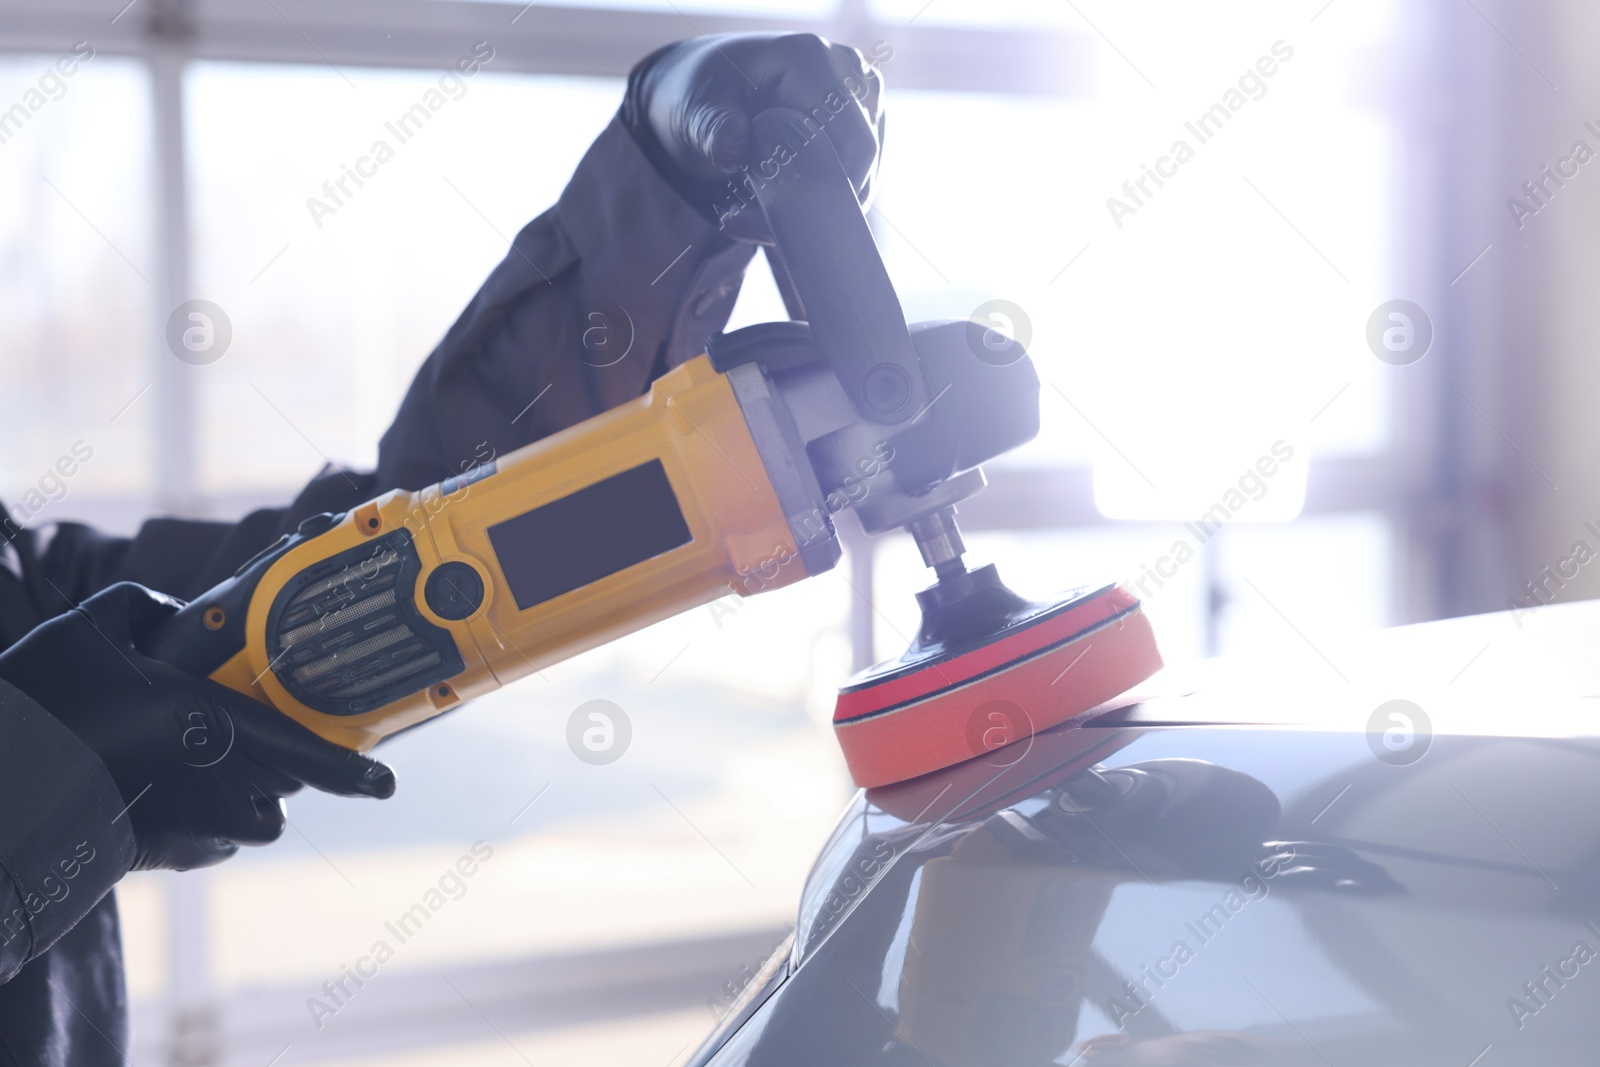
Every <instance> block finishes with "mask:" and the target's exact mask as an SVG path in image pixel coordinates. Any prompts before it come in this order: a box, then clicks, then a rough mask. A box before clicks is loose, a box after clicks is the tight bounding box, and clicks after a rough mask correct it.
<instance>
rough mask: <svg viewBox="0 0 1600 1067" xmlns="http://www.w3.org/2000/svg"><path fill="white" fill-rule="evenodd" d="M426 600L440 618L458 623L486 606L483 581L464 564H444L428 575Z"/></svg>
mask: <svg viewBox="0 0 1600 1067" xmlns="http://www.w3.org/2000/svg"><path fill="white" fill-rule="evenodd" d="M422 596H423V599H425V600H427V602H428V607H430V608H432V609H433V613H434V614H435V615H437V616H439V617H440V618H441V619H449V620H450V621H451V622H456V621H458V620H460V619H464V618H466V617H467V616H468V615H471V614H472V613H473V612H474V611H477V610H478V605H480V604H482V603H483V579H482V578H480V577H478V572H477V571H476V570H474V569H473V568H472V567H470V566H469V565H467V564H465V563H461V562H458V561H454V560H452V561H451V562H449V563H441V564H439V566H437V567H435V568H434V569H433V573H432V574H429V575H428V580H427V582H426V583H424V585H423V587H422Z"/></svg>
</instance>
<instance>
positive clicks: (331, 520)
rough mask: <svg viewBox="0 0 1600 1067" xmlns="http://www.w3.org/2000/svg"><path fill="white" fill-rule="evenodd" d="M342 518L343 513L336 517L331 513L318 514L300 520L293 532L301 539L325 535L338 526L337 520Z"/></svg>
mask: <svg viewBox="0 0 1600 1067" xmlns="http://www.w3.org/2000/svg"><path fill="white" fill-rule="evenodd" d="M342 518H344V512H342V511H341V512H339V514H337V515H335V514H334V513H333V512H331V511H324V512H322V513H320V514H317V515H312V516H310V517H308V518H305V519H301V520H300V525H299V526H297V527H295V531H294V532H295V533H297V534H299V535H300V536H301V537H315V536H317V535H318V534H320V533H326V532H328V531H329V530H331V529H333V528H334V527H335V526H337V525H338V524H339V520H340V519H342Z"/></svg>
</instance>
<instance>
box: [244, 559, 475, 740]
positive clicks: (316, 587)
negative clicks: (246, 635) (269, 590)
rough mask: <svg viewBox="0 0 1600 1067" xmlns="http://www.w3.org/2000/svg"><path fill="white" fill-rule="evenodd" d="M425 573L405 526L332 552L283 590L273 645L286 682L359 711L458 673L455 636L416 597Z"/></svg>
mask: <svg viewBox="0 0 1600 1067" xmlns="http://www.w3.org/2000/svg"><path fill="white" fill-rule="evenodd" d="M420 569H421V562H420V560H418V558H417V555H416V551H415V549H414V548H413V547H412V545H411V541H410V537H409V536H408V535H406V534H404V532H403V531H402V532H400V533H397V534H391V535H389V536H388V537H385V538H382V539H380V540H378V541H377V542H376V543H373V544H370V545H364V546H361V547H360V548H356V549H352V550H350V551H347V552H343V553H340V554H339V555H337V556H333V557H330V558H329V559H328V560H326V561H324V562H323V563H321V564H319V565H317V567H316V568H314V569H312V570H308V571H306V572H303V573H302V574H301V575H299V576H298V577H297V579H295V580H294V581H292V582H291V583H290V585H289V586H286V587H285V588H284V590H283V591H282V592H281V593H280V594H279V598H278V602H277V604H275V605H274V608H273V612H272V617H271V618H270V619H269V621H268V641H267V647H268V651H269V653H270V654H271V655H272V660H273V668H272V669H273V672H274V673H275V674H276V675H277V677H278V680H279V681H280V682H281V683H283V686H284V688H286V689H288V690H289V691H290V692H291V693H292V694H294V696H295V697H296V698H297V699H299V700H300V701H302V702H303V703H305V704H307V705H308V706H310V707H313V708H316V709H317V710H318V711H325V712H328V713H330V714H335V715H355V714H360V713H361V712H364V711H369V710H371V709H372V708H375V707H380V706H382V705H383V704H386V703H388V702H390V701H392V700H394V699H397V698H398V697H400V696H404V695H407V694H410V693H415V692H419V691H420V690H423V689H426V688H427V687H428V686H429V685H432V684H433V683H434V682H437V681H442V680H443V679H445V678H449V677H451V676H452V675H455V674H458V673H460V671H461V670H462V663H461V657H460V654H459V653H458V652H457V651H456V648H455V642H454V641H453V640H452V639H451V637H450V634H449V632H448V631H446V630H443V629H441V628H440V627H437V626H435V625H433V624H432V623H430V622H429V621H428V620H426V619H424V618H423V617H422V616H421V615H420V613H418V611H417V610H416V607H415V605H414V604H413V602H412V594H413V590H414V589H415V586H416V581H417V574H418V572H419V571H420Z"/></svg>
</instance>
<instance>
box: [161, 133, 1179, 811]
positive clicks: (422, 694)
mask: <svg viewBox="0 0 1600 1067" xmlns="http://www.w3.org/2000/svg"><path fill="white" fill-rule="evenodd" d="M754 127H755V137H754V140H753V143H754V144H755V145H757V146H759V147H760V148H761V149H762V151H761V152H760V157H761V158H763V159H771V158H775V154H774V150H775V147H776V146H778V145H783V144H787V145H789V146H791V150H790V151H789V152H788V153H787V154H786V158H787V160H788V161H787V162H786V163H785V165H784V166H783V167H781V168H779V170H778V173H777V174H776V175H775V176H772V177H765V176H763V177H762V178H761V179H755V178H752V184H753V185H755V186H756V188H755V192H756V198H757V199H758V200H759V203H760V206H761V209H762V211H763V212H764V213H765V215H766V217H767V220H768V222H769V223H770V225H771V228H772V232H773V235H774V238H775V243H776V246H777V249H778V251H779V253H780V254H781V259H782V262H783V263H784V264H785V265H786V266H787V268H788V274H789V277H790V279H791V281H792V284H793V289H794V292H795V294H796V295H797V297H798V299H799V301H800V303H802V304H803V305H804V308H805V312H806V318H807V321H806V322H779V323H767V324H764V325H760V326H752V327H749V328H747V329H743V330H738V331H735V332H733V333H728V334H723V335H718V336H717V337H714V338H713V339H712V341H711V342H710V343H709V344H708V346H707V351H706V353H705V354H703V355H701V356H698V357H696V358H694V359H692V360H690V361H688V362H687V363H685V364H683V365H682V366H679V367H677V368H675V369H674V370H671V371H669V372H668V373H666V374H664V375H662V376H661V377H660V378H658V379H657V380H656V381H655V383H654V384H653V385H652V386H651V388H650V391H649V392H648V393H647V394H646V395H644V396H641V397H639V398H638V399H636V400H633V401H630V402H628V403H625V404H623V405H621V406H620V407H617V408H615V409H613V410H611V411H608V412H606V413H604V414H601V415H598V416H595V417H594V418H592V419H589V420H588V421H586V422H583V423H580V424H579V425H576V426H573V427H571V428H569V429H567V430H564V431H562V432H560V433H557V434H553V435H551V436H550V437H547V438H545V439H543V440H541V441H538V442H535V443H534V444H531V445H528V446H526V447H524V448H521V449H518V450H517V451H515V452H511V453H508V454H505V455H502V456H499V457H496V458H495V459H493V460H491V461H490V462H487V463H484V464H482V465H481V466H478V467H475V468H473V469H472V470H470V471H468V472H465V473H463V474H461V475H459V476H457V477H453V478H449V479H447V480H445V481H443V482H441V483H440V484H438V485H436V486H432V487H429V488H427V489H423V490H421V491H420V492H407V491H394V492H390V493H386V494H384V495H383V496H380V497H378V498H377V499H376V500H373V501H371V502H370V503H368V504H365V505H363V506H361V507H359V508H356V509H354V510H353V511H350V512H348V513H345V514H339V515H317V516H313V517H312V518H309V519H307V520H306V521H305V522H304V523H302V524H301V526H300V528H299V530H298V531H297V532H296V533H294V534H292V535H288V536H285V537H284V538H282V539H281V540H280V541H279V542H278V543H276V544H274V545H272V546H270V547H269V548H267V549H265V550H263V551H262V552H261V553H260V554H258V555H257V556H256V557H255V558H253V559H251V560H250V561H248V562H247V563H245V564H244V565H243V566H242V567H241V568H240V569H239V571H238V572H237V573H236V574H235V575H234V576H233V577H232V578H231V579H229V580H227V581H225V582H223V583H222V584H220V585H218V586H217V587H216V588H214V589H212V590H210V591H209V592H207V593H205V594H204V595H202V596H200V597H197V598H196V599H195V600H194V601H193V602H192V603H190V604H189V605H187V606H186V607H184V608H183V609H182V610H181V611H179V612H178V613H177V614H176V615H174V616H173V617H172V619H170V620H169V621H168V622H167V623H166V624H165V626H164V627H163V628H162V629H161V630H160V631H159V632H157V633H156V634H155V635H153V638H152V640H150V641H149V642H147V643H146V644H147V648H146V651H147V652H149V653H150V654H151V655H153V656H156V657H157V658H159V659H163V660H165V661H167V662H170V663H173V664H176V665H178V666H180V667H184V668H186V669H188V670H191V671H194V672H195V673H198V674H203V675H207V676H209V677H211V678H214V679H216V680H217V681H219V682H221V683H223V684H225V685H228V686H230V687H232V688H234V689H236V690H238V691H239V692H241V693H245V694H247V695H249V696H252V697H254V698H256V699H258V700H261V701H263V702H265V703H268V704H272V705H273V706H275V707H277V708H279V709H280V710H282V711H283V712H284V713H285V714H287V715H290V716H291V717H293V718H294V719H296V720H298V721H299V722H301V723H303V724H304V725H306V726H307V727H309V728H310V729H312V730H314V731H315V732H316V733H318V734H320V735H321V736H323V737H325V738H327V739H329V740H331V741H335V742H337V743H339V744H342V745H345V746H347V747H349V748H352V749H358V750H361V751H365V750H368V749H370V748H371V747H372V746H373V745H375V744H377V743H378V742H379V741H381V740H383V739H384V738H385V737H388V736H390V735H392V734H394V733H397V732H398V731H400V730H404V729H406V728H408V727H411V726H414V725H416V724H417V723H420V722H423V721H424V720H426V719H429V718H432V717H433V716H435V715H438V714H440V713H442V712H444V711H447V710H449V709H451V708H453V707H455V706H456V705H458V704H460V703H461V702H462V701H465V700H470V699H472V698H473V697H475V696H479V695H481V694H483V693H486V692H489V691H490V690H492V689H496V688H498V687H499V686H501V685H504V684H506V683H507V682H510V681H513V680H515V679H517V678H520V677H522V676H523V675H526V674H529V673H531V672H533V671H535V670H538V669H540V668H543V667H547V666H549V665H551V664H553V663H557V662H560V661H561V660H564V659H567V658H568V657H570V656H574V655H576V654H578V653H580V652H583V651H585V650H587V649H590V648H594V647H596V646H598V645H602V644H605V643H606V642H608V641H611V640H613V639H615V638H617V637H621V636H622V635H624V634H628V633H632V632H633V631H635V630H639V629H641V628H643V627H645V626H648V625H650V624H651V623H654V622H658V621H660V620H662V619H665V618H668V617H670V616H672V615H676V614H678V613H679V612H682V611H685V610H687V609H689V608H692V607H695V606H697V605H700V604H705V603H708V602H710V601H712V600H714V599H716V598H718V597H722V596H726V595H728V594H729V593H730V592H731V593H735V594H738V595H740V596H750V595H753V594H756V593H760V592H765V591H767V590H770V589H776V588H779V587H782V586H785V585H789V584H791V583H793V582H796V581H799V580H800V579H802V578H805V577H807V576H810V575H814V574H819V573H821V572H823V571H826V570H829V569H830V568H832V567H833V566H834V565H835V564H836V563H837V562H838V560H839V558H840V548H839V540H838V536H837V533H836V531H835V528H834V522H833V516H834V515H835V514H836V513H837V512H839V511H841V510H844V509H849V510H852V511H854V512H855V514H856V516H857V517H858V518H859V520H860V522H861V525H862V526H863V528H864V529H865V530H867V532H868V533H873V534H876V533H882V532H886V531H889V530H893V529H897V528H904V529H906V530H909V531H910V533H911V534H912V536H913V537H914V538H915V539H916V541H917V544H918V545H919V547H920V548H921V550H922V555H923V559H924V561H925V562H926V563H927V564H928V565H929V566H930V567H933V568H934V570H935V575H936V578H937V580H936V582H935V583H934V584H933V585H932V586H931V587H930V588H929V589H927V590H925V591H923V592H922V593H919V594H918V600H919V602H920V603H921V606H922V611H923V626H922V630H921V633H920V634H919V635H918V638H917V641H916V643H915V644H914V645H913V646H912V648H911V649H910V650H909V651H908V652H907V653H906V654H905V655H904V656H902V657H900V658H899V659H898V660H894V661H891V662H888V663H883V664H879V665H878V666H877V667H874V668H871V669H870V670H869V671H866V672H863V674H861V675H858V676H857V677H856V678H853V679H851V680H850V681H849V682H848V683H847V684H846V685H845V687H844V689H843V691H842V692H841V694H840V698H839V704H838V710H837V713H836V715H835V728H836V731H837V733H838V737H839V740H840V743H841V745H842V746H843V748H844V752H845V756H846V759H847V762H848V763H849V765H850V768H851V771H852V774H853V775H854V777H855V779H856V781H857V782H858V783H860V784H862V785H878V784H882V783H885V782H892V781H901V780H904V779H908V778H912V777H915V776H917V775H920V774H925V773H927V772H929V771H932V770H935V769H938V768H939V767H943V766H948V765H950V764H952V763H956V762H959V761H961V760H964V759H967V758H969V757H971V756H973V755H977V754H982V753H984V752H986V751H988V750H989V749H992V748H994V747H995V746H996V745H997V744H999V743H1004V742H1007V741H1010V740H1015V739H1017V738H1018V737H1020V736H1022V735H1024V734H1026V733H1027V732H1029V731H1031V730H1036V729H1043V728H1045V727H1047V726H1051V725H1054V724H1056V723H1059V722H1062V721H1064V720H1066V719H1068V718H1071V717H1072V716H1075V715H1079V714H1081V713H1083V712H1084V711H1087V710H1088V709H1089V708H1092V707H1093V706H1095V705H1096V704H1099V703H1101V702H1102V701H1105V700H1108V699H1110V698H1111V697H1113V696H1115V695H1117V694H1118V693H1120V692H1122V691H1124V690H1125V689H1127V688H1129V687H1130V686H1132V685H1134V684H1136V683H1138V682H1140V681H1142V680H1143V679H1144V678H1146V677H1148V676H1149V675H1150V674H1151V673H1153V672H1154V671H1155V670H1156V669H1157V668H1159V666H1160V657H1159V655H1158V653H1157V651H1156V647H1155V642H1154V639H1153V637H1152V636H1151V633H1150V629H1149V626H1148V623H1147V622H1146V621H1145V619H1144V616H1143V615H1142V614H1141V613H1140V611H1139V604H1138V601H1137V600H1136V599H1134V598H1133V597H1132V596H1131V595H1130V594H1129V593H1128V592H1127V591H1125V590H1123V589H1122V588H1120V587H1118V586H1114V585H1113V586H1107V587H1104V588H1101V589H1097V590H1075V591H1073V592H1072V593H1069V594H1066V595H1064V596H1060V597H1056V598H1054V599H1050V600H1045V601H1038V602H1034V601H1027V600H1024V599H1023V598H1022V597H1020V596H1017V595H1016V594H1015V593H1012V592H1011V591H1010V590H1009V589H1007V588H1006V587H1005V586H1004V585H1003V584H1001V582H1000V580H999V577H998V575H997V573H996V572H995V569H994V567H993V566H992V565H990V566H986V567H982V568H979V569H977V570H971V571H969V570H968V569H967V568H966V567H965V566H964V564H963V563H962V558H961V557H962V552H963V551H964V549H963V546H962V543H961V537H960V534H959V532H958V530H957V528H956V525H955V504H956V503H957V502H959V501H960V500H962V499H964V498H966V497H968V496H970V495H972V494H973V493H975V492H977V491H978V490H979V489H981V488H982V487H983V485H984V478H983V473H982V471H981V469H980V466H979V465H980V464H982V463H984V462H986V461H988V460H990V459H992V458H994V457H995V456H998V455H1000V454H1002V453H1004V452H1006V451H1008V450H1010V449H1012V448H1015V447H1016V446H1018V445H1020V444H1023V443H1024V442H1026V441H1028V440H1030V439H1032V438H1033V436H1034V435H1035V434H1036V433H1037V432H1038V428H1039V379H1038V376H1037V375H1036V374H1035V373H1034V369H1033V364H1032V362H1031V360H1030V359H1029V358H1028V356H1027V354H1026V353H1025V352H1023V351H1022V349H1021V347H1020V346H1019V345H1016V344H1015V343H1014V342H1013V343H1012V344H1011V345H1009V346H1008V347H1006V348H1005V349H1003V350H1002V352H1000V353H998V354H997V353H996V352H994V351H993V350H992V348H991V347H988V346H985V345H984V344H983V343H982V341H981V340H979V338H980V337H981V334H982V330H983V328H982V327H980V326H977V325H976V324H972V323H968V322H961V321H955V322H935V323H919V324H916V325H913V326H910V327H908V326H907V325H906V322H905V315H904V312H903V311H902V310H901V307H900V302H899V298H898V297H897V296H896V295H895V292H894V288H893V286H892V285H891V284H890V282H889V276H888V274H887V273H886V272H885V270H884V267H883V261H882V259H881V258H880V257H879V255H878V251H877V248H876V246H875V245H874V244H873V240H872V235H871V232H870V231H869V229H868V227H867V224H866V220H865V218H864V217H863V215H862V212H861V208H860V205H859V204H858V203H857V201H856V197H855V193H854V191H853V189H852V188H851V185H850V180H849V177H848V175H847V174H846V172H845V170H844V167H843V166H842V165H841V164H840V162H839V158H838V156H837V154H836V153H835V151H834V149H833V147H832V145H831V143H830V142H829V141H828V138H827V136H826V134H825V133H824V134H815V133H812V134H811V136H810V137H808V136H807V131H806V125H805V122H804V116H802V115H800V114H799V113H798V112H787V111H782V110H773V111H768V112H765V113H764V114H762V115H759V116H757V118H756V122H755V124H754ZM769 169H770V168H769ZM978 353H982V355H981V356H980V355H979V354H978ZM535 355H536V354H535V353H530V354H529V356H530V358H534V356H535ZM1069 664H1071V669H1070V671H1069V672H1067V674H1066V675H1064V676H1063V674H1062V671H1063V668H1064V667H1067V666H1068V665H1069Z"/></svg>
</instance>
